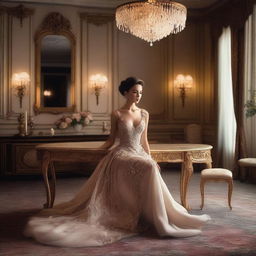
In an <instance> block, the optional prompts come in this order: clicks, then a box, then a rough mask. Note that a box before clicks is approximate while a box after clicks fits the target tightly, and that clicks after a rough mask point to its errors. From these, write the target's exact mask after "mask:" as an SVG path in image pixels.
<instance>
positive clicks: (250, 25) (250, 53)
mask: <svg viewBox="0 0 256 256" xmlns="http://www.w3.org/2000/svg"><path fill="white" fill-rule="evenodd" d="M244 62H245V64H244V96H245V97H244V104H245V102H246V101H247V100H250V99H251V97H252V96H253V95H252V94H253V91H254V90H256V6H254V8H253V13H252V14H251V15H250V16H249V17H248V19H247V21H246V23H245V52H244ZM244 127H245V136H246V145H247V152H248V156H249V157H256V116H255V115H254V116H253V117H249V118H244Z"/></svg>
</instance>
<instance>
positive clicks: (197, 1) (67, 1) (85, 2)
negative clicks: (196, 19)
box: [2, 0, 227, 9]
mask: <svg viewBox="0 0 256 256" xmlns="http://www.w3.org/2000/svg"><path fill="white" fill-rule="evenodd" d="M176 1H177V2H179V3H182V4H184V5H185V6H186V7H187V8H189V9H206V8H213V7H214V6H218V5H221V4H222V3H225V2H226V1H227V0H176ZM2 2H13V3H21V2H22V3H41V4H63V5H73V6H84V7H101V8H115V7H117V6H118V5H120V4H123V3H126V2H131V0H4V1H2Z"/></svg>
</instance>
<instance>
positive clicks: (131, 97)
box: [125, 84, 143, 104]
mask: <svg viewBox="0 0 256 256" xmlns="http://www.w3.org/2000/svg"><path fill="white" fill-rule="evenodd" d="M142 90H143V87H142V85H140V84H135V85H134V86H133V87H132V88H130V90H129V91H128V92H125V98H126V99H127V101H129V102H132V103H136V104H137V103H139V102H140V99H141V97H142Z"/></svg>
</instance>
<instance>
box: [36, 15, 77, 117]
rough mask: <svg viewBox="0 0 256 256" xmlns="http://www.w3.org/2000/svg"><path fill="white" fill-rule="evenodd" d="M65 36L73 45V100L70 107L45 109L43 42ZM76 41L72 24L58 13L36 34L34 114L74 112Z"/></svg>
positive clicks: (47, 17) (50, 16)
mask: <svg viewBox="0 0 256 256" xmlns="http://www.w3.org/2000/svg"><path fill="white" fill-rule="evenodd" d="M53 34H54V35H63V36H65V37H67V38H68V39H69V40H70V43H71V56H72V57H71V67H72V68H71V92H70V94H71V98H70V102H71V104H70V106H69V107H53V108H51V107H44V106H42V104H41V97H40V96H41V41H42V39H43V38H44V37H45V36H47V35H53ZM75 48H76V39H75V36H74V34H73V33H72V32H71V24H70V21H69V20H68V19H66V18H65V17H64V16H63V15H61V14H60V13H58V12H52V13H50V14H48V15H47V16H46V17H45V18H44V20H43V22H42V24H41V26H40V28H39V30H37V32H36V34H35V58H36V60H35V65H36V67H35V70H36V72H35V75H36V77H35V83H36V93H35V95H36V99H35V104H34V112H35V114H36V115H38V114H39V113H51V114H58V113H63V112H74V111H75V108H76V105H75V53H76V49H75Z"/></svg>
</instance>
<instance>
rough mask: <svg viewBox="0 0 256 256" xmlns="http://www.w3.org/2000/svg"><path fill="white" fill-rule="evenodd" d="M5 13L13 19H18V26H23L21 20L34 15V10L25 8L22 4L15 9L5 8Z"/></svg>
mask: <svg viewBox="0 0 256 256" xmlns="http://www.w3.org/2000/svg"><path fill="white" fill-rule="evenodd" d="M6 8H7V13H8V14H9V15H11V16H14V17H15V18H18V19H20V26H21V27H22V26H23V19H24V18H27V17H29V16H31V15H33V14H34V12H35V10H34V9H31V8H25V7H24V5H23V4H20V5H18V6H16V7H6Z"/></svg>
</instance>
